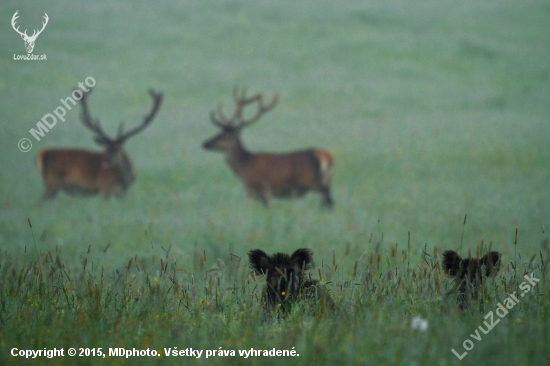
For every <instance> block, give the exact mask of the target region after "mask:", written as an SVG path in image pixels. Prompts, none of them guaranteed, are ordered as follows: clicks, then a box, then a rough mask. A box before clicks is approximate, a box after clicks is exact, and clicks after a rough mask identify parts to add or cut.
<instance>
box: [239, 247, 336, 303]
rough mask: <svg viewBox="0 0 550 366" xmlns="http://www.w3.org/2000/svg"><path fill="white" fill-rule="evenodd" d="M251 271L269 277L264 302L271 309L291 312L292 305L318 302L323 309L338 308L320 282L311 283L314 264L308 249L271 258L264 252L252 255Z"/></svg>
mask: <svg viewBox="0 0 550 366" xmlns="http://www.w3.org/2000/svg"><path fill="white" fill-rule="evenodd" d="M248 259H249V261H250V267H251V268H252V269H253V270H254V272H255V273H256V274H258V275H265V276H266V280H267V284H266V288H265V293H264V302H265V304H266V306H267V307H268V308H269V307H271V308H277V307H279V308H280V310H281V312H282V313H284V312H285V311H288V310H289V309H290V307H291V304H292V303H293V302H296V301H300V300H309V301H317V300H319V305H321V309H322V310H324V309H325V308H326V306H328V307H329V308H330V309H332V310H334V309H335V308H336V305H335V304H334V301H333V300H332V298H331V296H330V295H329V294H328V292H327V291H326V290H325V289H324V288H323V286H321V285H319V283H318V282H317V281H316V280H311V279H307V276H306V271H307V270H309V269H310V268H311V266H312V264H313V252H312V251H311V250H309V249H307V248H301V249H297V250H296V251H294V253H292V254H291V255H288V254H286V253H275V254H273V255H272V256H269V255H267V254H266V253H265V252H264V251H263V250H260V249H255V250H251V251H250V252H248Z"/></svg>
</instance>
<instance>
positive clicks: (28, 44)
mask: <svg viewBox="0 0 550 366" xmlns="http://www.w3.org/2000/svg"><path fill="white" fill-rule="evenodd" d="M18 12H19V10H17V11H16V12H15V14H13V18H11V26H12V27H13V29H14V30H15V31H16V32H17V33H19V34H20V35H21V38H23V41H25V48H26V49H27V53H32V50H33V49H34V42H35V41H36V38H38V36H39V35H40V33H42V31H43V30H44V28H46V24H48V20H49V18H48V14H46V13H44V21H43V22H42V29H40V30H37V29H35V30H34V32H33V33H32V36H30V37H29V36H28V35H27V30H26V29H25V31H24V32H21V31H20V30H19V26H18V27H17V28H16V27H15V21H16V20H17V18H19V15H17V13H18Z"/></svg>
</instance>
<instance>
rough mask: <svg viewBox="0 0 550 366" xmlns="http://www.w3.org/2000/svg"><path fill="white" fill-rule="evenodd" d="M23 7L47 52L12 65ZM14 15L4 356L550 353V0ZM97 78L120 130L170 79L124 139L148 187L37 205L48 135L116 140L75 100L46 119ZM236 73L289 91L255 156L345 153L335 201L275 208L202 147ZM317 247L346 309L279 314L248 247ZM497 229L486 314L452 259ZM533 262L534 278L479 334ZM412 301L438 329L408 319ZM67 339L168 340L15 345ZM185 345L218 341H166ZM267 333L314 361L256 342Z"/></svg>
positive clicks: (539, 358) (4, 133) (57, 139)
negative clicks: (465, 294) (269, 309)
mask: <svg viewBox="0 0 550 366" xmlns="http://www.w3.org/2000/svg"><path fill="white" fill-rule="evenodd" d="M16 10H18V11H19V15H20V18H19V19H18V24H19V25H20V26H21V30H23V29H25V28H27V29H29V31H28V33H29V34H31V33H32V29H34V28H39V27H40V24H41V21H42V15H43V13H44V12H46V13H47V14H48V16H49V23H48V25H47V27H46V28H45V30H44V31H43V33H42V34H40V36H39V37H38V39H37V40H36V46H35V49H34V54H37V55H41V54H46V55H47V61H15V60H14V54H16V55H19V54H26V52H25V48H24V43H23V40H22V39H21V37H20V36H19V35H18V34H17V33H15V32H14V31H13V29H11V25H10V21H11V17H12V15H13V14H14V13H15V11H16ZM0 14H1V17H0V25H2V32H1V33H0V45H1V47H0V69H1V70H2V72H1V74H0V103H1V104H0V118H1V120H2V129H0V149H1V152H2V153H1V154H0V167H1V168H2V174H0V250H1V252H0V364H3V365H4V364H29V365H35V364H52V365H54V364H55V365H65V364H67V365H68V364H75V363H79V364H98V365H99V364H132V365H135V364H147V365H149V364H198V365H203V364H205V365H207V364H217V363H220V362H222V363H224V364H235V365H241V364H257V365H271V364H283V363H291V364H298V365H313V364H336V363H338V364H342V365H348V364H349V365H360V364H361V365H458V364H472V365H503V364H511V365H543V364H548V362H550V361H548V360H549V358H548V344H549V342H550V339H549V334H550V329H549V328H550V319H549V314H550V306H549V296H550V284H549V282H548V280H549V277H548V273H547V272H548V259H549V258H550V247H549V245H548V240H549V236H548V234H547V232H546V228H550V190H549V189H548V187H549V182H550V149H549V141H550V123H549V122H550V103H549V102H550V66H549V62H548V60H550V26H549V25H550V5H549V4H548V2H547V1H542V0H532V1H495V0H488V1H485V2H482V3H480V2H477V1H472V0H465V1H461V2H453V1H429V0H423V1H419V2H414V3H411V2H409V1H402V0H394V1H378V0H375V1H371V2H364V1H348V2H329V1H321V2H319V1H309V0H306V1H301V2H299V3H297V2H294V1H287V0H283V1H278V2H268V1H250V0H243V1H210V0H204V1H195V2H190V1H180V2H173V1H166V2H161V3H153V2H145V1H142V0H138V1H136V2H132V3H131V4H130V3H128V4H123V3H121V2H118V1H103V0H101V1H95V2H85V1H82V0H77V1H73V2H60V1H55V2H48V3H44V4H40V5H39V4H36V3H29V2H25V3H22V2H15V1H11V0H8V1H3V2H2V3H1V4H0ZM87 77H93V78H94V79H95V80H96V82H97V84H96V86H95V87H94V93H93V94H92V96H91V97H90V99H89V103H90V110H91V113H92V115H93V116H94V117H96V118H98V119H99V120H100V121H101V122H102V124H103V126H104V128H105V129H106V130H108V131H109V132H110V133H112V134H114V133H115V132H116V129H117V128H118V124H119V122H120V121H121V120H123V121H125V126H126V127H130V126H134V125H137V124H138V123H140V121H141V118H142V116H143V115H144V114H145V113H147V112H148V110H149V108H150V104H151V101H150V97H149V95H148V94H147V90H148V89H149V88H154V89H156V90H160V91H163V92H164V95H165V98H164V103H163V105H162V107H161V110H160V112H159V114H158V116H157V118H156V119H155V120H154V122H153V123H152V124H151V126H150V127H148V128H147V129H146V130H145V131H144V132H143V133H141V134H139V135H138V136H136V137H134V138H132V139H131V140H130V141H129V142H128V143H127V144H126V151H127V152H128V154H129V155H130V156H131V157H132V161H133V165H134V169H135V171H136V174H137V180H136V183H135V184H134V185H133V186H132V187H131V189H130V191H129V192H128V195H127V197H126V198H125V199H124V200H117V199H109V200H103V199H101V198H100V197H91V198H83V197H71V196H68V195H65V194H60V195H59V197H58V198H57V199H56V200H55V201H53V202H49V203H46V204H43V205H38V204H37V203H38V201H39V199H40V197H41V195H42V192H43V185H42V182H41V178H40V176H39V174H38V171H37V169H36V166H35V163H34V158H35V156H36V154H37V153H38V151H40V149H42V148H44V147H80V148H89V149H99V147H97V146H96V145H95V144H94V142H93V140H92V134H91V132H90V131H88V130H86V129H85V128H84V127H83V126H82V124H81V122H80V120H79V114H80V106H76V107H74V108H73V109H72V110H71V111H68V113H67V115H66V117H65V118H66V121H65V122H58V123H57V125H56V126H55V127H54V128H52V129H51V131H49V132H48V133H47V134H46V135H45V136H44V137H43V138H42V139H41V140H40V141H36V140H35V139H34V137H32V136H31V135H30V133H29V130H30V129H31V128H34V127H36V123H37V122H38V121H39V120H40V119H41V118H42V117H43V116H44V115H45V114H46V113H52V111H53V110H54V109H55V108H56V107H58V106H59V105H60V99H62V98H66V97H68V96H70V93H71V91H72V89H73V88H75V87H76V86H77V84H78V83H79V82H84V80H85V79H86V78H87ZM234 86H246V87H248V88H249V90H250V92H262V93H264V94H265V95H266V97H269V96H271V95H272V94H273V93H275V92H279V93H280V96H281V98H280V100H279V104H278V105H277V107H276V108H275V109H274V110H273V111H271V112H269V113H268V114H266V115H265V116H264V117H263V118H262V120H261V121H259V122H258V123H257V124H256V125H254V126H253V127H250V128H249V129H247V130H245V131H244V133H243V136H242V137H243V142H244V144H245V145H246V146H247V147H248V148H249V149H250V150H252V151H260V150H265V151H286V150H293V149H299V148H306V147H313V146H317V147H321V148H325V149H328V150H330V151H331V152H332V153H333V154H334V157H335V169H334V178H333V182H332V190H333V198H334V201H335V204H336V206H335V208H334V210H332V211H326V210H322V209H320V207H319V203H320V197H319V196H318V195H316V194H309V195H307V196H306V197H304V198H302V199H299V200H294V201H285V200H282V201H280V200H279V201H273V202H272V205H271V207H270V208H269V209H267V210H266V209H264V208H263V207H262V205H261V204H259V203H258V202H253V201H250V200H249V199H248V198H247V196H246V192H245V189H244V187H243V185H242V183H241V182H240V181H239V180H238V179H237V178H236V177H235V176H234V175H233V174H232V172H231V171H230V170H229V168H228V167H227V166H226V164H225V162H224V158H223V156H222V155H221V154H216V153H212V152H207V151H204V150H203V149H202V148H201V144H202V142H203V141H204V140H206V139H208V138H210V137H212V136H213V135H214V134H216V133H217V130H216V128H215V127H214V126H213V125H212V124H211V123H210V121H209V113H210V111H211V110H212V109H213V108H215V107H216V106H217V105H218V103H220V102H223V104H224V106H225V108H227V109H228V108H230V106H231V99H230V93H231V90H232V88H233V87H234ZM21 138H29V139H30V140H31V142H32V143H33V147H32V150H31V151H30V152H26V153H24V152H21V151H19V149H18V141H19V140H20V139H21ZM466 215H467V216H466ZM465 217H466V219H465ZM29 220H30V223H32V228H31V227H30V225H29ZM516 230H517V240H516ZM301 247H308V248H311V249H312V250H313V251H314V259H315V264H316V266H315V267H314V269H313V270H312V271H311V276H312V277H313V278H315V279H320V278H319V277H321V279H322V282H323V284H324V285H326V286H327V288H329V289H330V291H331V294H332V297H333V298H334V300H335V302H336V304H337V307H338V309H337V311H336V313H334V314H333V313H324V314H320V313H319V312H318V311H315V308H312V307H310V306H309V305H308V304H303V303H302V304H300V305H298V306H296V307H295V308H294V311H293V312H292V313H291V314H290V315H288V316H287V317H286V318H284V319H281V320H277V317H276V316H275V315H274V314H268V315H265V314H264V312H263V310H262V309H263V308H262V305H261V303H260V297H261V294H262V289H263V285H264V282H265V281H264V280H263V278H260V277H254V276H252V275H251V273H250V270H249V269H248V262H247V257H246V253H247V252H248V251H249V250H251V249H255V248H260V249H263V250H264V251H266V252H268V253H273V252H276V251H282V252H292V251H294V250H295V249H297V248H301ZM486 247H491V248H492V250H497V251H499V252H501V253H503V257H502V269H501V272H500V273H499V274H498V275H497V276H496V277H492V278H490V279H489V280H487V281H486V285H485V286H484V287H483V289H482V293H481V296H480V299H481V300H480V301H482V302H483V310H480V309H478V307H477V306H476V307H472V308H470V309H469V310H467V311H460V310H459V309H458V308H457V307H456V306H455V304H456V301H455V299H454V297H453V296H452V295H450V296H448V295H447V292H449V291H450V290H451V289H452V288H453V282H452V280H451V279H450V278H448V277H447V276H445V275H444V273H443V271H442V269H441V267H440V261H441V253H442V251H443V250H446V249H454V250H460V253H461V254H462V255H464V256H467V255H468V251H469V250H470V251H471V253H472V255H473V256H475V255H476V251H479V250H480V248H483V249H485V248H486ZM531 273H533V276H534V277H535V278H537V279H540V282H538V283H537V284H536V286H534V287H533V288H532V289H531V290H530V291H527V292H525V293H524V294H525V296H524V297H522V298H521V299H520V300H521V301H520V303H519V304H518V305H516V306H514V307H513V309H511V310H510V311H509V313H508V314H507V315H506V316H504V317H503V318H502V319H501V321H500V323H499V324H498V325H496V326H495V327H494V329H493V330H491V332H489V333H488V334H483V333H480V335H481V340H475V339H474V338H472V337H471V336H470V334H472V333H474V336H475V331H476V329H477V328H478V327H479V326H484V325H483V324H484V321H487V319H486V318H485V316H486V314H487V313H488V312H489V311H493V312H495V311H496V310H497V308H498V303H499V302H502V301H504V299H505V298H507V297H508V294H510V293H513V292H514V291H516V292H517V293H518V294H519V293H521V292H522V291H521V290H519V286H520V284H521V283H522V282H524V281H525V279H524V275H526V274H527V275H530V274H531ZM416 316H419V317H422V318H424V319H426V320H427V321H428V323H429V326H428V329H427V330H426V331H421V330H416V329H412V328H411V321H412V319H413V318H414V317H416ZM465 340H470V341H469V342H471V343H472V345H473V348H472V349H471V350H470V351H468V353H467V355H465V356H464V358H463V359H462V360H459V359H458V358H457V357H456V356H455V355H454V354H453V352H452V351H451V350H452V349H454V350H456V352H457V353H459V354H462V353H463V352H465V349H464V347H463V344H466V346H468V345H469V343H468V342H466V343H464V341H465ZM70 347H73V348H76V349H77V350H78V349H79V348H83V349H86V348H87V349H88V352H90V351H91V350H92V349H94V350H95V352H97V349H98V348H102V352H103V353H108V349H109V348H125V349H130V350H131V349H132V348H136V349H139V350H145V349H147V348H149V349H152V350H153V349H154V350H157V351H158V352H159V353H160V354H161V356H159V357H133V358H129V359H126V358H124V357H115V356H107V357H105V358H102V357H93V356H87V357H86V356H83V357H69V356H66V357H63V358H51V359H50V358H45V357H41V358H37V359H32V360H24V358H23V357H13V356H11V352H12V349H13V348H17V349H21V350H31V349H33V350H39V349H45V348H46V349H53V348H58V349H59V348H64V350H65V354H67V350H68V349H69V348H70ZM176 347H177V349H178V350H184V349H187V348H193V349H195V350H203V351H204V353H203V355H202V357H201V358H199V359H192V358H190V357H176V356H169V357H167V356H165V349H168V348H171V349H174V348H176ZM251 348H254V349H261V350H272V349H273V348H275V349H277V350H292V349H294V350H295V351H296V353H297V354H299V356H295V357H267V356H266V357H263V356H256V357H249V358H247V359H244V358H243V357H240V356H239V350H250V349H251ZM220 349H221V350H225V351H230V350H233V351H234V352H235V353H236V356H234V357H231V356H218V351H219V350H220ZM206 350H215V354H216V356H213V357H210V358H208V359H206V358H205V355H206ZM222 357H223V358H222Z"/></svg>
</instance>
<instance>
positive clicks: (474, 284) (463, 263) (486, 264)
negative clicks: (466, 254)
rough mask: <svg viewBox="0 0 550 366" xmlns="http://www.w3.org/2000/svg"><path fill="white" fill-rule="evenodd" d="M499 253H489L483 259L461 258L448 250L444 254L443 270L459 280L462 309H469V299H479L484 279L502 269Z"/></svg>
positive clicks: (458, 287) (458, 286)
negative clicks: (480, 287)
mask: <svg viewBox="0 0 550 366" xmlns="http://www.w3.org/2000/svg"><path fill="white" fill-rule="evenodd" d="M500 256H501V254H500V253H499V252H489V253H487V254H485V255H484V256H483V257H481V258H461V257H460V256H459V255H458V253H456V252H455V251H452V250H447V251H445V252H444V253H443V270H444V271H445V273H447V274H448V275H449V276H451V277H454V278H456V279H457V281H459V282H457V289H458V294H459V303H460V308H461V309H464V308H465V307H467V302H466V299H467V298H473V299H475V298H477V292H478V285H479V286H481V285H482V283H483V278H484V277H488V276H490V275H491V274H495V273H497V272H498V271H499V269H500Z"/></svg>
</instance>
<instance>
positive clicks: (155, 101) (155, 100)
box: [117, 89, 163, 142]
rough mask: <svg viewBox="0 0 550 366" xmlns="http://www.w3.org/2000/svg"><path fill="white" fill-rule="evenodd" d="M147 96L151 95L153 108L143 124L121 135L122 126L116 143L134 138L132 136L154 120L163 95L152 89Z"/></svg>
mask: <svg viewBox="0 0 550 366" xmlns="http://www.w3.org/2000/svg"><path fill="white" fill-rule="evenodd" d="M149 95H151V98H153V107H152V108H151V112H149V114H148V115H147V116H145V118H143V122H142V123H141V125H139V126H137V127H136V128H134V129H132V130H130V131H128V132H126V133H124V134H123V133H122V126H121V128H119V133H118V137H117V142H124V141H125V140H126V139H128V138H130V137H131V136H134V135H136V134H138V133H140V132H141V131H143V129H145V127H147V126H148V125H149V123H151V121H152V120H153V119H154V118H155V115H156V114H157V112H158V110H159V107H160V104H161V103H162V96H163V95H162V93H157V92H155V91H154V90H152V89H151V90H149Z"/></svg>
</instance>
